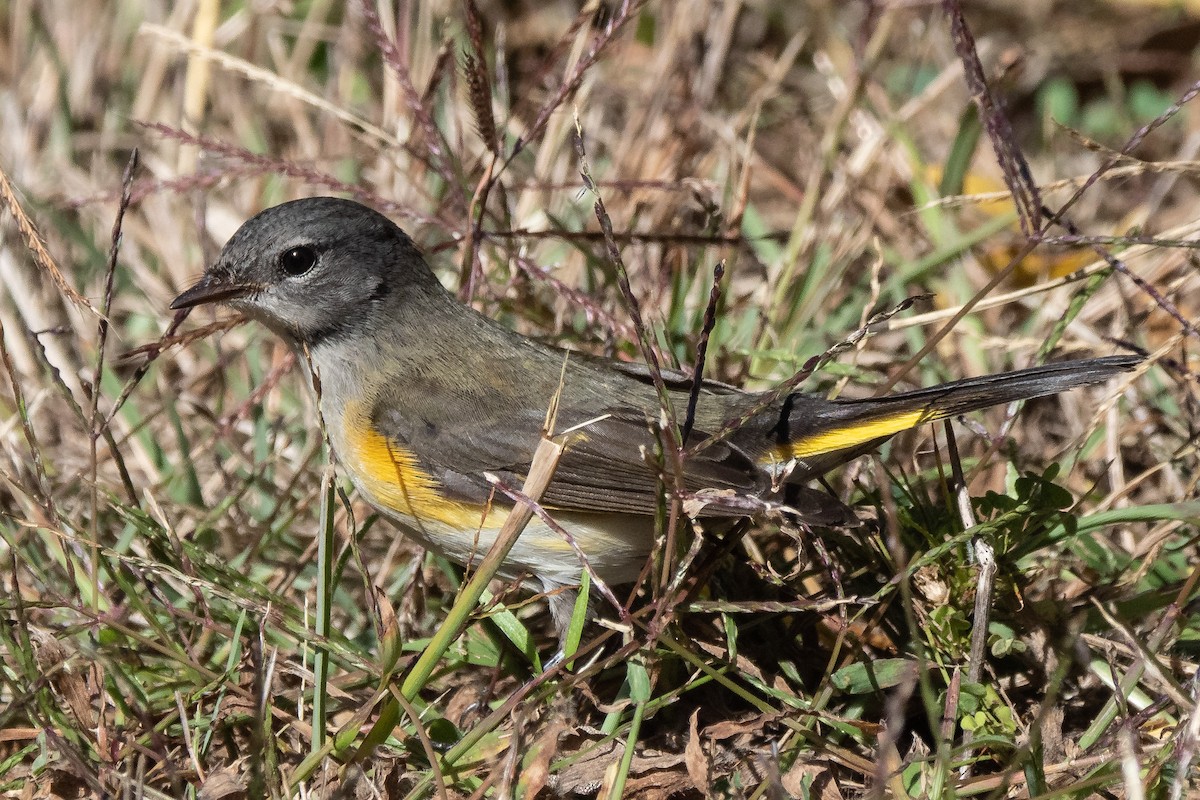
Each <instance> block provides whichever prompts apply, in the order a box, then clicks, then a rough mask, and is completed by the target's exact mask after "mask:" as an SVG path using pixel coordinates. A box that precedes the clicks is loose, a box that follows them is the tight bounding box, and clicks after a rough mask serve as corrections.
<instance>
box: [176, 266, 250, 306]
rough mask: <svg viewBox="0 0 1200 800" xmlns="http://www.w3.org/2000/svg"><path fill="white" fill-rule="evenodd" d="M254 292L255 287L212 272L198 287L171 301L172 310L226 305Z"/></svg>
mask: <svg viewBox="0 0 1200 800" xmlns="http://www.w3.org/2000/svg"><path fill="white" fill-rule="evenodd" d="M253 290H254V287H253V286H250V285H248V284H245V283H236V282H234V281H230V280H229V279H228V278H221V277H217V276H216V275H214V274H213V273H211V272H207V273H205V274H204V277H203V278H201V279H200V280H199V281H197V282H196V285H195V286H193V287H192V288H190V289H188V290H187V291H185V292H184V293H183V294H181V295H179V296H178V297H176V298H175V299H174V300H172V301H171V308H172V309H173V310H175V311H178V310H179V309H181V308H191V307H192V306H199V305H203V304H205V303H224V302H226V301H229V300H236V299H237V298H239V297H245V296H246V295H247V294H249V293H250V292H251V291H253Z"/></svg>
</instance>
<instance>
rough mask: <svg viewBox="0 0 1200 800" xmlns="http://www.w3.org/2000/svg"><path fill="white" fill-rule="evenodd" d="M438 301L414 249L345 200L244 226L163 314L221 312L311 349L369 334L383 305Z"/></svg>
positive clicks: (311, 202) (267, 214)
mask: <svg viewBox="0 0 1200 800" xmlns="http://www.w3.org/2000/svg"><path fill="white" fill-rule="evenodd" d="M430 292H432V293H435V294H439V293H441V292H442V288H441V285H440V284H439V283H438V281H437V278H436V277H435V276H434V275H433V273H432V272H431V271H430V269H429V267H428V266H427V265H426V264H425V260H424V259H423V258H422V257H421V254H420V252H419V251H418V250H417V248H416V247H415V246H414V245H413V243H412V240H411V239H409V238H408V236H407V235H406V234H405V233H404V231H402V230H400V228H398V227H396V225H395V224H394V223H392V221H391V220H389V219H388V218H387V217H385V216H383V215H382V214H379V213H378V212H376V211H372V210H371V209H369V208H367V207H366V206H364V205H361V204H360V203H356V202H354V201H352V200H342V199H339V198H336V197H313V198H308V199H304V200H294V201H292V202H290V203H284V204H283V205H278V206H275V207H274V208H268V209H267V210H266V211H263V212H261V213H260V214H258V215H257V216H255V217H253V218H251V219H250V220H248V221H247V222H246V223H245V224H244V225H242V227H241V228H239V229H238V231H237V233H235V234H234V235H233V238H232V239H230V240H229V241H228V242H227V243H226V244H225V247H224V249H222V250H221V255H220V256H219V257H218V258H217V260H216V262H215V263H213V265H212V266H211V267H209V268H208V270H207V271H206V272H205V273H204V277H202V278H201V279H200V281H199V282H198V283H197V284H196V285H195V286H193V287H192V288H190V289H188V290H187V291H186V292H184V293H183V294H181V295H179V296H178V297H176V298H175V300H174V301H173V302H172V303H171V308H174V309H180V308H190V307H191V306H196V305H200V304H202V303H227V304H229V305H231V306H233V307H234V308H236V309H238V310H240V311H243V312H245V313H246V314H248V315H249V316H251V317H253V318H255V319H258V320H260V321H261V322H263V323H265V324H266V325H267V326H268V327H270V328H272V329H273V330H275V331H277V332H278V333H281V334H283V335H285V336H287V337H289V338H291V339H293V340H295V341H298V342H303V343H305V344H309V345H316V344H319V343H320V342H322V341H325V340H328V339H332V338H338V337H339V336H341V335H343V334H345V333H348V332H350V331H353V330H354V329H355V328H356V326H358V325H368V324H370V322H369V320H370V319H371V317H372V316H373V315H374V313H375V311H376V310H377V309H378V308H379V307H380V306H381V305H382V304H385V303H394V302H396V301H397V299H400V300H401V301H403V298H404V297H405V296H408V295H410V294H411V295H414V296H415V295H422V294H424V295H427V294H429V293H430Z"/></svg>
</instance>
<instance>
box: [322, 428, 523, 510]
mask: <svg viewBox="0 0 1200 800" xmlns="http://www.w3.org/2000/svg"><path fill="white" fill-rule="evenodd" d="M343 425H344V436H345V439H346V448H345V449H346V450H347V452H346V453H343V454H342V459H343V461H344V462H345V464H346V467H347V468H348V469H350V470H351V471H352V472H353V473H354V475H355V477H357V478H358V482H359V483H360V484H361V485H362V487H363V489H365V490H366V491H367V493H368V494H370V495H371V499H372V500H374V502H375V503H377V504H379V505H382V506H384V507H386V508H388V509H389V510H391V511H392V512H394V513H396V514H399V515H401V516H405V517H411V518H413V519H414V520H416V521H417V522H418V523H419V522H422V521H425V522H440V523H443V524H445V525H448V526H450V527H452V528H459V529H461V530H478V529H479V528H480V527H481V526H482V527H494V526H495V525H498V524H499V522H498V521H497V520H494V519H492V517H493V516H494V515H495V514H496V513H497V512H501V516H500V518H499V519H500V520H501V521H502V520H503V513H502V509H492V508H485V507H484V506H479V505H473V504H467V503H460V502H457V501H454V500H450V499H449V498H447V497H445V496H444V495H443V494H442V492H441V486H440V485H439V484H438V482H437V480H435V479H434V477H433V476H432V475H430V474H429V473H428V472H425V471H424V470H423V469H421V467H420V465H419V463H418V462H417V457H416V455H415V454H414V453H413V452H412V451H411V450H408V449H407V448H405V447H403V446H402V445H400V444H399V443H398V442H396V441H393V440H391V439H389V438H388V437H387V436H384V435H383V434H382V433H380V432H379V431H378V430H376V429H375V426H374V425H372V424H371V421H370V420H369V419H368V418H367V417H366V415H364V414H361V413H359V412H358V411H357V410H356V409H352V408H351V409H347V411H346V416H345V419H344V420H343Z"/></svg>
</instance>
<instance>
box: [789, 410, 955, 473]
mask: <svg viewBox="0 0 1200 800" xmlns="http://www.w3.org/2000/svg"><path fill="white" fill-rule="evenodd" d="M933 419H936V415H934V416H929V415H928V414H927V412H926V411H925V410H923V409H918V410H915V411H902V412H900V413H898V414H892V415H891V416H887V417H879V418H877V419H870V420H864V421H862V422H854V423H850V424H849V425H843V426H841V427H837V428H830V429H829V430H825V431H820V432H818V433H813V434H810V435H808V436H804V437H802V438H800V439H797V440H796V441H794V442H789V443H787V444H783V445H779V446H778V447H776V448H774V449H773V450H772V451H771V456H772V457H773V458H774V459H776V460H779V461H786V460H788V459H792V458H811V457H812V456H819V455H823V454H825V453H832V452H835V451H837V450H846V449H849V448H851V447H858V446H859V445H863V444H866V443H867V442H871V441H874V440H876V439H881V438H883V437H885V436H892V435H893V434H897V433H900V431H906V430H908V429H909V428H915V427H916V426H917V425H920V424H921V423H922V422H928V421H930V420H933Z"/></svg>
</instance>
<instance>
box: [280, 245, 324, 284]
mask: <svg viewBox="0 0 1200 800" xmlns="http://www.w3.org/2000/svg"><path fill="white" fill-rule="evenodd" d="M316 263H317V253H316V251H315V250H313V249H312V248H311V247H306V246H304V245H300V246H299V247H293V248H292V249H291V250H288V251H287V252H285V253H284V254H283V255H282V256H280V257H279V266H280V267H282V268H283V271H284V272H286V273H287V274H288V275H291V276H292V277H295V276H297V275H303V274H304V273H306V272H308V271H309V270H310V269H312V268H313V266H314V265H315V264H316Z"/></svg>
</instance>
